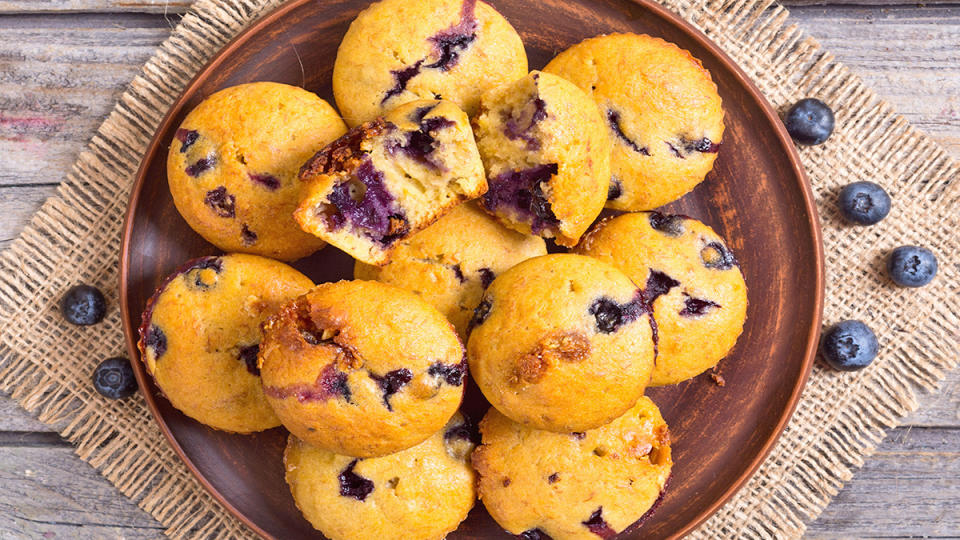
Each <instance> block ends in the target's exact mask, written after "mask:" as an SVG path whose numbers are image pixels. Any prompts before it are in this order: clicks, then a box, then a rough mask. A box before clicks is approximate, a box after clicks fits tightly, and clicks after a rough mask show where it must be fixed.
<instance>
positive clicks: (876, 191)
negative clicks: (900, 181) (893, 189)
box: [840, 182, 890, 225]
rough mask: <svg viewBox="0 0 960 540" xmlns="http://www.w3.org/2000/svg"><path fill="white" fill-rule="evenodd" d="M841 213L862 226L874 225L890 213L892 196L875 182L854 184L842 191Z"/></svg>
mask: <svg viewBox="0 0 960 540" xmlns="http://www.w3.org/2000/svg"><path fill="white" fill-rule="evenodd" d="M840 212H841V213H842V214H843V217H845V218H847V219H848V220H850V221H852V222H854V223H859V224H860V225H873V224H874V223H877V222H879V221H880V220H881V219H883V218H885V217H887V214H888V213H890V195H887V192H886V191H884V190H883V188H882V187H880V186H878V185H877V184H874V183H873V182H854V183H852V184H849V185H847V186H845V187H844V188H843V189H842V190H840Z"/></svg>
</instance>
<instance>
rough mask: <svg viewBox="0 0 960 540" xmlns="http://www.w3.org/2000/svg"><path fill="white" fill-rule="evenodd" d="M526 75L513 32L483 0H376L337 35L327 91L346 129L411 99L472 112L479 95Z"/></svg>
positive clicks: (520, 45) (524, 60)
mask: <svg viewBox="0 0 960 540" xmlns="http://www.w3.org/2000/svg"><path fill="white" fill-rule="evenodd" d="M526 72H527V55H526V53H525V52H524V49H523V43H522V42H521V41H520V36H519V35H517V32H516V30H514V29H513V27H512V26H510V23H508V22H507V20H506V19H504V18H503V17H502V16H501V15H500V14H499V13H497V12H496V10H494V9H493V8H492V7H490V5H489V4H487V3H486V2H478V1H477V0H383V1H381V2H376V3H374V4H371V5H370V7H368V8H367V9H365V10H363V11H362V12H360V14H359V15H357V18H356V19H355V20H354V21H353V22H352V23H351V24H350V28H349V29H348V30H347V33H346V34H345V35H344V36H343V41H342V42H340V48H339V49H338V50H337V59H336V62H335V63H334V65H333V95H334V97H335V98H336V100H337V106H338V107H339V108H340V111H341V112H342V113H343V117H344V118H345V119H346V121H347V123H348V124H350V125H351V126H356V125H358V124H360V123H361V122H366V121H369V120H373V119H374V118H375V117H377V116H380V115H382V114H384V112H385V111H387V110H390V109H392V108H394V107H396V106H397V105H401V104H403V103H406V102H408V101H413V100H417V99H447V100H450V101H452V102H453V103H456V104H457V105H458V106H459V107H460V108H462V109H464V110H465V111H467V113H469V114H470V115H471V116H472V115H473V114H474V113H476V111H477V104H478V103H479V101H480V94H482V93H483V92H484V91H485V90H487V89H488V88H492V87H494V86H497V85H499V84H502V83H504V82H507V81H512V80H514V79H516V78H518V77H522V76H523V75H524V74H525V73H526Z"/></svg>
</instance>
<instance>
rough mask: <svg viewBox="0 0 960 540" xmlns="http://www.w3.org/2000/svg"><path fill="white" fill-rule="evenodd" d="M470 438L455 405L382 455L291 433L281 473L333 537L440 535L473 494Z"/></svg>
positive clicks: (384, 539)
mask: <svg viewBox="0 0 960 540" xmlns="http://www.w3.org/2000/svg"><path fill="white" fill-rule="evenodd" d="M474 445H475V444H474V442H473V441H472V440H471V435H470V431H469V430H468V428H467V426H466V425H465V423H464V420H463V417H462V416H461V415H460V413H457V414H455V415H454V416H453V418H451V419H450V421H449V422H447V425H446V426H444V427H443V428H442V429H441V430H440V431H437V432H436V433H434V434H433V435H431V436H430V437H429V438H428V439H427V440H425V441H423V442H422V443H420V444H418V445H416V446H414V447H412V448H408V449H406V450H402V451H400V452H397V453H394V454H390V455H387V456H382V457H375V458H368V459H358V458H354V457H349V456H342V455H338V454H334V453H332V452H330V451H328V450H323V449H320V448H317V447H315V446H311V445H309V444H307V443H305V442H303V441H301V440H300V439H298V438H296V437H294V436H293V435H291V436H290V438H289V440H288V442H287V448H286V451H285V452H284V455H283V462H284V468H285V469H286V480H287V484H288V485H289V486H290V492H291V493H292V494H293V499H294V501H295V502H296V504H297V508H299V509H300V511H301V512H302V513H303V516H304V517H305V518H306V519H307V521H309V522H310V523H311V524H312V525H313V526H314V527H315V528H316V529H317V530H319V531H321V532H322V533H323V534H324V535H325V536H326V537H327V538H331V539H332V540H341V539H342V540H354V539H357V540H360V539H369V540H390V539H397V540H402V539H407V538H424V539H436V540H440V539H442V538H444V537H445V536H446V535H447V534H448V533H450V532H452V531H453V530H454V529H456V528H457V525H459V524H460V522H462V521H463V520H464V519H466V517H467V513H468V512H470V509H471V508H473V505H474V502H475V501H476V488H475V481H476V475H475V473H474V472H473V469H472V468H471V467H470V453H471V452H472V451H473V448H474Z"/></svg>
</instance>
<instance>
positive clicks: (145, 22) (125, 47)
mask: <svg viewBox="0 0 960 540" xmlns="http://www.w3.org/2000/svg"><path fill="white" fill-rule="evenodd" d="M187 3H188V2H186V1H184V2H165V1H164V0H154V1H141V2H124V1H115V0H18V1H9V0H8V1H2V0H0V14H6V15H0V31H2V32H3V35H4V39H2V40H0V114H20V113H22V114H23V116H30V115H33V116H36V113H40V114H41V115H44V114H46V113H48V112H50V111H51V110H56V109H54V108H55V107H57V106H58V105H59V106H61V107H62V108H61V109H59V110H60V111H61V112H60V113H59V115H57V116H58V117H59V118H61V119H64V118H65V119H66V122H63V123H61V124H60V125H59V126H57V127H55V128H53V129H49V128H45V127H44V126H43V124H32V125H22V124H21V125H20V126H19V127H17V128H16V130H15V129H14V128H13V127H11V123H9V122H0V156H3V157H2V158H0V182H2V183H3V184H4V188H3V192H5V195H4V197H5V199H4V200H5V201H6V202H3V203H0V248H2V247H4V246H5V245H6V244H7V243H8V242H9V240H4V239H10V238H13V237H14V236H15V235H16V234H17V233H18V232H19V230H20V229H22V227H23V225H24V224H25V222H26V220H27V219H29V214H30V211H29V210H28V208H35V207H36V206H37V205H39V204H40V202H42V199H43V198H44V197H45V195H46V194H48V193H52V191H53V188H52V187H50V186H48V185H46V184H51V183H55V182H58V181H60V180H61V179H62V177H63V175H64V174H65V171H67V170H68V169H69V167H70V165H71V164H72V162H73V159H74V157H75V156H76V153H77V152H79V150H80V149H81V148H82V147H83V145H84V144H85V143H86V141H87V139H89V137H90V136H91V135H92V134H93V132H94V130H95V129H96V127H97V126H98V125H99V123H100V122H101V121H102V120H103V117H104V116H105V114H106V113H107V111H109V109H110V107H111V106H112V101H113V99H114V98H115V97H116V96H117V95H119V93H120V91H121V90H122V89H123V87H124V85H125V84H126V83H127V82H128V81H129V79H130V78H131V77H132V76H133V74H134V73H135V72H136V71H137V69H138V68H139V66H140V65H141V64H142V63H143V62H144V61H146V59H147V58H148V57H149V55H150V54H151V52H152V50H153V48H154V47H155V46H156V45H157V44H159V43H160V41H162V39H163V38H164V37H166V35H167V33H168V29H169V26H170V24H171V23H175V22H176V20H177V17H176V16H174V14H176V13H180V12H182V11H183V10H184V9H185V5H186V4H187ZM798 3H809V2H807V1H806V0H793V1H791V2H787V4H798ZM827 3H829V4H836V3H839V4H848V5H849V4H858V3H866V4H870V5H883V4H888V3H889V4H902V5H903V6H909V7H903V8H899V9H887V8H856V7H843V8H838V7H830V8H821V7H803V8H794V9H792V15H793V19H794V21H795V22H796V23H797V24H799V25H800V26H801V28H804V29H806V30H808V31H809V32H810V33H811V34H812V35H814V36H816V37H817V38H818V39H819V40H820V41H821V43H823V44H824V45H825V47H826V48H827V50H830V51H831V52H833V53H834V54H836V55H837V56H838V58H839V59H840V60H841V61H843V62H844V63H846V64H847V65H848V66H849V67H851V68H852V69H853V70H854V71H855V72H857V73H858V74H859V75H860V76H862V77H863V78H864V79H865V80H866V81H867V82H868V84H870V85H871V86H873V87H874V88H875V89H876V90H877V91H878V93H879V94H880V95H882V96H884V97H886V98H887V99H888V100H890V101H891V103H892V104H893V105H894V107H895V108H897V109H898V110H899V111H900V112H901V113H903V114H904V115H905V116H906V117H907V118H908V119H909V120H910V121H911V122H914V123H915V124H916V125H918V126H920V127H921V128H922V129H924V130H926V131H927V132H929V133H931V134H932V135H934V137H935V138H937V139H938V140H939V141H940V142H941V143H942V144H944V145H945V146H946V147H947V148H948V149H949V150H950V151H951V152H952V153H953V154H954V155H955V156H956V157H960V121H958V117H957V114H958V113H957V110H958V109H960V106H958V103H960V97H958V96H960V91H958V85H960V64H958V63H957V62H956V52H955V51H957V50H960V9H958V8H957V7H956V6H953V7H941V8H930V7H927V8H918V7H914V6H915V5H916V3H914V2H907V1H900V0H892V1H888V0H839V1H836V2H835V1H833V0H831V1H830V2H827ZM935 3H937V2H925V4H927V5H931V4H935ZM948 3H949V2H948ZM165 4H167V5H165ZM165 10H166V12H167V13H168V18H169V21H168V20H167V19H166V18H164V16H163V15H162V14H163V13H164V11H165ZM46 12H49V13H50V14H49V15H47V14H45V15H42V16H39V15H38V16H33V15H9V14H11V13H34V14H39V13H46ZM67 12H69V13H71V14H70V15H69V16H63V15H56V13H61V14H62V13H67ZM76 12H83V13H82V14H75V13H76ZM112 13H117V15H110V16H101V15H98V14H112ZM144 13H150V14H151V15H142V14H144ZM70 49H73V50H72V51H71V50H70ZM65 51H66V52H69V53H70V54H72V55H74V57H73V58H76V55H80V57H81V58H85V60H82V61H80V62H78V63H76V64H72V63H71V62H70V61H66V60H64V58H65V57H64V56H63V55H64V53H65ZM74 65H78V66H86V67H79V68H77V69H76V71H81V70H83V69H87V68H88V67H91V66H94V67H95V69H98V70H99V72H98V73H99V75H98V77H92V78H90V77H88V78H84V79H83V83H84V85H86V86H82V87H78V84H77V82H76V81H74V80H73V79H72V77H73V76H74V74H73V73H72V72H73V71H74V68H73V66H74ZM14 73H19V74H20V75H19V76H18V80H17V82H16V83H14V82H13V81H12V79H8V77H9V76H12V75H8V74H14ZM80 75H81V76H82V74H80ZM38 100H45V101H38ZM50 116H54V115H53V114H51V115H50ZM14 138H22V139H23V140H10V139H14ZM27 146H31V148H27ZM38 147H42V148H41V149H42V152H43V153H42V154H37V155H34V154H33V152H39V150H37V148H38ZM11 155H13V156H15V157H16V158H15V159H10V156H11ZM23 184H29V185H26V186H23ZM38 184H39V185H40V189H39V190H38V189H36V186H37V185H38ZM18 193H23V194H22V195H20V194H18ZM17 208H20V210H16V209H17ZM920 401H921V409H920V411H918V412H917V413H915V414H913V415H912V416H911V417H909V418H908V419H907V420H906V423H905V424H904V427H902V428H899V429H896V430H892V431H891V432H890V435H889V437H888V439H887V441H885V442H884V443H883V444H882V445H881V446H880V447H879V448H878V451H877V453H876V454H875V455H874V456H872V457H871V458H869V459H868V461H867V465H866V466H865V467H864V468H863V469H862V470H860V471H858V472H857V474H856V476H854V478H853V480H851V481H850V482H849V483H848V485H847V487H846V488H845V489H844V490H843V491H842V492H841V494H840V495H839V496H838V497H837V498H836V499H835V500H834V502H833V503H832V504H831V505H830V506H829V507H828V508H827V510H826V511H825V512H824V514H823V517H822V518H821V519H820V520H818V521H817V522H815V523H814V524H813V525H812V527H811V529H810V533H811V537H814V538H821V537H822V538H841V537H843V538H849V537H864V536H881V537H905V536H939V537H954V538H956V537H960V524H958V523H957V522H956V519H953V520H952V521H951V520H950V519H949V518H950V517H951V516H952V514H950V513H949V512H948V513H947V514H946V515H945V514H944V512H943V509H944V508H946V509H948V510H949V509H951V508H953V505H955V503H956V501H957V500H958V494H957V493H956V485H957V483H956V480H955V481H954V484H951V485H948V486H946V487H945V486H943V485H942V484H936V483H933V482H937V481H938V480H939V479H941V478H950V477H952V478H954V479H956V478H957V477H958V476H960V473H958V471H957V469H956V459H957V458H956V456H955V455H951V454H950V453H949V452H944V451H943V446H944V445H943V444H942V443H941V441H947V447H949V446H953V447H954V448H957V447H960V430H958V429H957V428H958V427H960V371H955V372H954V373H952V374H950V375H949V377H948V378H947V380H946V381H945V382H944V383H943V390H942V391H941V392H940V393H939V394H936V395H925V396H922V397H921V400H920ZM917 427H924V428H926V429H925V430H924V433H925V434H924V435H922V436H921V435H920V430H918V429H916V428H917ZM50 429H51V428H49V427H48V426H45V425H43V424H41V423H39V422H36V421H35V420H33V419H32V418H31V417H30V415H28V414H27V413H25V412H23V411H22V410H20V409H19V407H17V406H16V405H15V404H13V403H11V402H10V401H9V400H8V399H6V398H0V432H16V433H20V432H44V431H49V430H50ZM19 436H20V435H17V434H15V435H14V436H13V439H11V438H10V437H7V436H6V435H4V436H3V437H2V438H0V470H6V469H5V468H4V467H5V466H4V465H3V464H4V463H7V462H8V460H9V459H10V458H9V457H8V449H9V448H11V447H9V446H7V445H8V444H13V443H12V442H11V441H12V440H13V441H16V440H17V439H16V438H17V437H19ZM30 440H32V441H33V442H32V443H31V444H34V446H32V447H31V448H30V450H31V451H32V453H31V454H30V455H29V463H30V465H31V467H30V468H31V470H35V471H42V472H41V474H43V475H46V476H47V477H48V481H49V482H50V483H52V484H57V485H61V486H64V487H63V491H65V492H66V493H68V494H69V492H70V491H71V490H76V489H78V488H77V487H75V486H74V484H73V483H72V482H73V481H74V477H76V476H77V475H80V476H83V477H84V478H85V480H84V482H89V484H90V486H94V485H96V484H98V485H99V486H100V487H99V491H98V493H99V495H97V497H98V498H97V500H96V501H95V502H94V506H95V505H99V504H101V503H102V504H108V505H109V504H114V502H115V500H117V499H119V500H122V502H125V500H123V498H122V496H121V495H119V494H118V493H117V492H116V491H115V490H114V489H113V488H112V487H111V486H110V485H109V484H108V483H107V482H106V481H105V480H103V479H102V478H100V477H99V475H97V474H96V473H95V472H94V471H93V470H92V469H91V468H90V467H89V466H88V465H86V464H85V463H83V462H82V461H80V460H79V459H78V458H76V457H75V456H73V455H72V454H71V453H70V452H69V451H65V450H64V449H63V448H60V447H55V448H52V449H48V448H46V447H44V446H42V445H41V441H44V440H47V439H30ZM12 448H14V449H15V451H17V452H19V451H20V448H19V447H16V446H13V447H12ZM48 450H49V453H48ZM47 462H53V463H56V464H57V465H55V466H53V467H51V468H49V469H47V468H45V464H46V463H47ZM20 463H22V464H23V463H25V462H24V461H23V460H22V459H21V461H20ZM25 468H26V467H24V470H25ZM5 478H6V477H5V476H4V479H0V486H2V487H3V488H4V489H0V515H2V516H17V517H16V519H17V521H15V522H14V521H10V522H4V524H3V526H0V537H2V538H10V537H12V538H27V537H29V538H35V537H38V536H41V535H42V534H43V533H45V532H53V533H55V534H56V535H57V536H62V537H67V538H83V539H86V538H103V537H111V538H112V537H120V536H125V537H133V538H136V537H160V536H161V534H160V531H159V529H155V528H154V529H150V528H144V529H142V534H141V532H132V529H123V530H113V529H104V528H101V526H100V525H95V524H96V523H102V522H98V521H97V519H98V515H97V512H95V511H88V515H86V516H82V515H81V513H80V512H76V513H74V514H73V518H72V519H73V521H74V524H68V525H65V528H55V526H52V525H49V523H52V522H57V521H58V520H57V515H56V511H55V510H54V509H56V508H58V505H59V504H61V501H62V500H63V497H64V495H63V494H61V493H58V492H57V491H58V490H54V489H46V490H34V491H33V492H31V493H30V497H32V498H33V500H34V501H36V507H35V508H41V509H42V508H47V509H51V511H50V512H48V513H46V514H42V513H41V514H33V515H31V516H28V517H31V518H34V519H36V522H34V521H30V520H29V519H24V518H23V517H22V516H20V515H19V514H17V510H16V507H17V505H18V504H21V502H22V501H19V500H18V499H17V497H13V496H11V497H9V498H7V499H4V498H3V497H4V495H3V493H4V490H5V488H6V485H7V480H5ZM951 486H952V488H951ZM89 489H95V488H94V487H90V488H89ZM951 489H952V491H951ZM904 490H907V491H904ZM91 500H92V499H91ZM128 506H130V510H129V511H130V514H129V516H127V517H124V518H123V520H120V519H117V520H116V523H120V524H122V523H139V521H138V520H143V519H146V520H147V522H151V520H149V518H148V517H146V514H144V513H142V512H141V511H139V510H138V509H136V508H135V507H133V506H132V505H128ZM37 516H40V517H37ZM945 518H947V519H945ZM76 523H80V524H86V525H88V526H85V527H82V528H81V527H77V526H75V524H76ZM153 526H154V527H156V525H155V524H154V525H153ZM51 527H53V528H51Z"/></svg>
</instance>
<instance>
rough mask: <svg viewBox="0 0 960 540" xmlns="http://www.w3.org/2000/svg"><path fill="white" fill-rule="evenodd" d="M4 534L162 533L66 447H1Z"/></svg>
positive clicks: (96, 535) (85, 535) (93, 535)
mask: <svg viewBox="0 0 960 540" xmlns="http://www.w3.org/2000/svg"><path fill="white" fill-rule="evenodd" d="M0 485H2V486H3V489H2V490H0V538H78V539H80V538H82V539H92V538H159V537H161V536H162V532H163V528H162V527H161V526H160V525H159V524H158V523H157V522H156V521H154V520H153V518H151V517H150V516H149V515H148V514H147V513H146V512H144V511H142V510H140V509H139V508H137V507H136V505H134V504H133V503H132V502H130V501H129V500H127V499H126V498H125V497H123V496H122V495H121V494H120V493H119V492H118V491H117V490H116V488H114V487H113V486H111V485H110V484H109V483H108V482H107V481H106V480H104V478H103V477H101V476H100V475H99V473H97V471H95V470H94V469H93V467H90V466H89V465H87V464H85V463H83V462H81V461H80V459H79V458H77V457H76V456H75V455H74V454H73V450H72V449H71V448H70V447H68V446H62V445H55V446H36V445H32V444H26V445H7V446H0Z"/></svg>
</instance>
